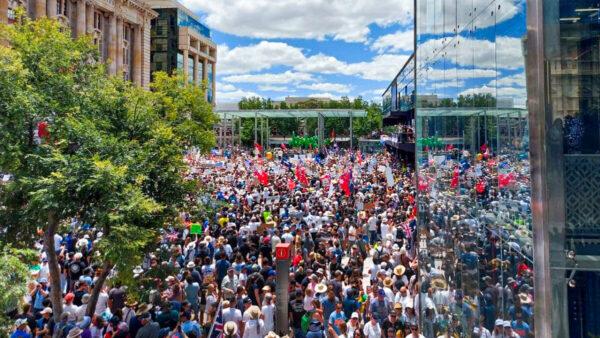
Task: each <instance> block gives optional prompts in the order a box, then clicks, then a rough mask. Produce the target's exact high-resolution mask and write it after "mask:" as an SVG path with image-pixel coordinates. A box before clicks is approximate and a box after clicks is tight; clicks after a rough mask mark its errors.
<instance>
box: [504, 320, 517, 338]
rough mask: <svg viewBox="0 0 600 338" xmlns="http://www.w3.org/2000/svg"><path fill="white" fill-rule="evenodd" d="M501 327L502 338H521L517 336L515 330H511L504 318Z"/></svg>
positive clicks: (508, 322)
mask: <svg viewBox="0 0 600 338" xmlns="http://www.w3.org/2000/svg"><path fill="white" fill-rule="evenodd" d="M502 327H503V329H504V330H503V333H504V338H521V336H519V335H518V334H517V333H516V332H514V331H513V329H512V325H511V323H510V321H508V320H505V321H504V322H503V323H502Z"/></svg>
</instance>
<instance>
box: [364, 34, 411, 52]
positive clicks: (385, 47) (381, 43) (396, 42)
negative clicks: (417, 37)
mask: <svg viewBox="0 0 600 338" xmlns="http://www.w3.org/2000/svg"><path fill="white" fill-rule="evenodd" d="M371 50H376V51H377V52H378V53H384V52H388V53H389V52H399V51H403V52H407V51H408V52H412V51H413V50H414V31H413V30H412V29H409V30H406V31H397V32H396V33H393V34H387V35H382V36H380V37H379V38H377V40H375V42H373V44H372V45H371Z"/></svg>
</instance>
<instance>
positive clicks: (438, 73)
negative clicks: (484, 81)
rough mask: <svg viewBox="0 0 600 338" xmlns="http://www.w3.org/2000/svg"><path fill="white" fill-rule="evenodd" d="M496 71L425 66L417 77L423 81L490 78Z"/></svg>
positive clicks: (494, 75)
mask: <svg viewBox="0 0 600 338" xmlns="http://www.w3.org/2000/svg"><path fill="white" fill-rule="evenodd" d="M497 74H498V72H497V71H495V70H493V69H480V68H475V69H465V68H448V69H439V68H427V69H425V70H422V71H421V72H420V73H419V74H418V75H417V77H418V78H420V79H422V80H423V81H439V80H443V81H450V80H452V79H460V80H461V81H462V80H467V79H476V78H491V77H496V75H497Z"/></svg>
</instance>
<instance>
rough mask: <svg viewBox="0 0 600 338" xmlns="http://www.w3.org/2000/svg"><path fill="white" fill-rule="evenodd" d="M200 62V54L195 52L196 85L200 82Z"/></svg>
mask: <svg viewBox="0 0 600 338" xmlns="http://www.w3.org/2000/svg"><path fill="white" fill-rule="evenodd" d="M199 62H200V60H199V57H198V54H194V85H196V86H197V85H198V84H199V83H200V77H199V76H198V68H199V67H198V65H199V64H198V63H199Z"/></svg>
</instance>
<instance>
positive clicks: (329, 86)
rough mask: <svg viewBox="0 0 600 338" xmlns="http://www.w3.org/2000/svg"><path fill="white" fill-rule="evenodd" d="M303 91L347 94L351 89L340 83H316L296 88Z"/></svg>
mask: <svg viewBox="0 0 600 338" xmlns="http://www.w3.org/2000/svg"><path fill="white" fill-rule="evenodd" d="M298 87H299V88H303V89H310V90H316V91H325V92H328V91H331V92H336V93H342V94H347V93H349V92H350V89H351V87H350V86H349V85H346V84H342V83H329V82H317V83H312V84H302V85H299V86H298Z"/></svg>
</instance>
